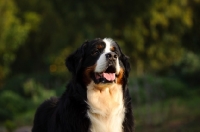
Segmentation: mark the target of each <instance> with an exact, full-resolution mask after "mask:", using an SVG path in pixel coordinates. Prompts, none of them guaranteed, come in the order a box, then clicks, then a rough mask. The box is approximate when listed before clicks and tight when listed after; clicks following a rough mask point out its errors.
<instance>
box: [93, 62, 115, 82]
mask: <svg viewBox="0 0 200 132" xmlns="http://www.w3.org/2000/svg"><path fill="white" fill-rule="evenodd" d="M116 76H117V75H116V68H115V66H113V65H111V66H108V67H107V68H106V70H105V71H103V72H101V73H94V81H95V83H113V82H115V80H116Z"/></svg>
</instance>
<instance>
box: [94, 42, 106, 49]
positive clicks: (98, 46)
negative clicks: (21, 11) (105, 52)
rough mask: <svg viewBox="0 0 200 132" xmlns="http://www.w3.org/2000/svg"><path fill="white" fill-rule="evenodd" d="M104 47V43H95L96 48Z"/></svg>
mask: <svg viewBox="0 0 200 132" xmlns="http://www.w3.org/2000/svg"><path fill="white" fill-rule="evenodd" d="M104 47H105V45H104V43H99V44H97V45H96V48H97V49H103V48H104Z"/></svg>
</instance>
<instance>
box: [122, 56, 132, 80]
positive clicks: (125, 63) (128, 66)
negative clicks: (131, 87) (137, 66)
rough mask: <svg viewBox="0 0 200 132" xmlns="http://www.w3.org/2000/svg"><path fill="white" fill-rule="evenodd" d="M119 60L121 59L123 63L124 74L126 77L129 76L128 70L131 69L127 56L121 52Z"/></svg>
mask: <svg viewBox="0 0 200 132" xmlns="http://www.w3.org/2000/svg"><path fill="white" fill-rule="evenodd" d="M121 61H122V63H123V65H124V68H125V75H126V77H128V76H129V72H130V70H131V66H130V62H129V57H128V56H126V55H124V54H123V53H122V56H121Z"/></svg>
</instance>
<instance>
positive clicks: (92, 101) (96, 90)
mask: <svg viewBox="0 0 200 132" xmlns="http://www.w3.org/2000/svg"><path fill="white" fill-rule="evenodd" d="M87 99H88V100H87V103H88V105H89V107H90V108H89V110H88V112H87V114H88V117H89V118H90V120H91V126H90V130H91V132H123V128H122V123H123V120H124V114H125V108H124V101H123V94H122V86H121V85H118V84H112V85H111V84H109V85H106V84H102V85H96V84H94V82H91V83H90V84H89V85H88V86H87Z"/></svg>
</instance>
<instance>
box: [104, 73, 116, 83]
mask: <svg viewBox="0 0 200 132" xmlns="http://www.w3.org/2000/svg"><path fill="white" fill-rule="evenodd" d="M103 77H104V78H106V79H107V80H108V81H114V80H115V73H103Z"/></svg>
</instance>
